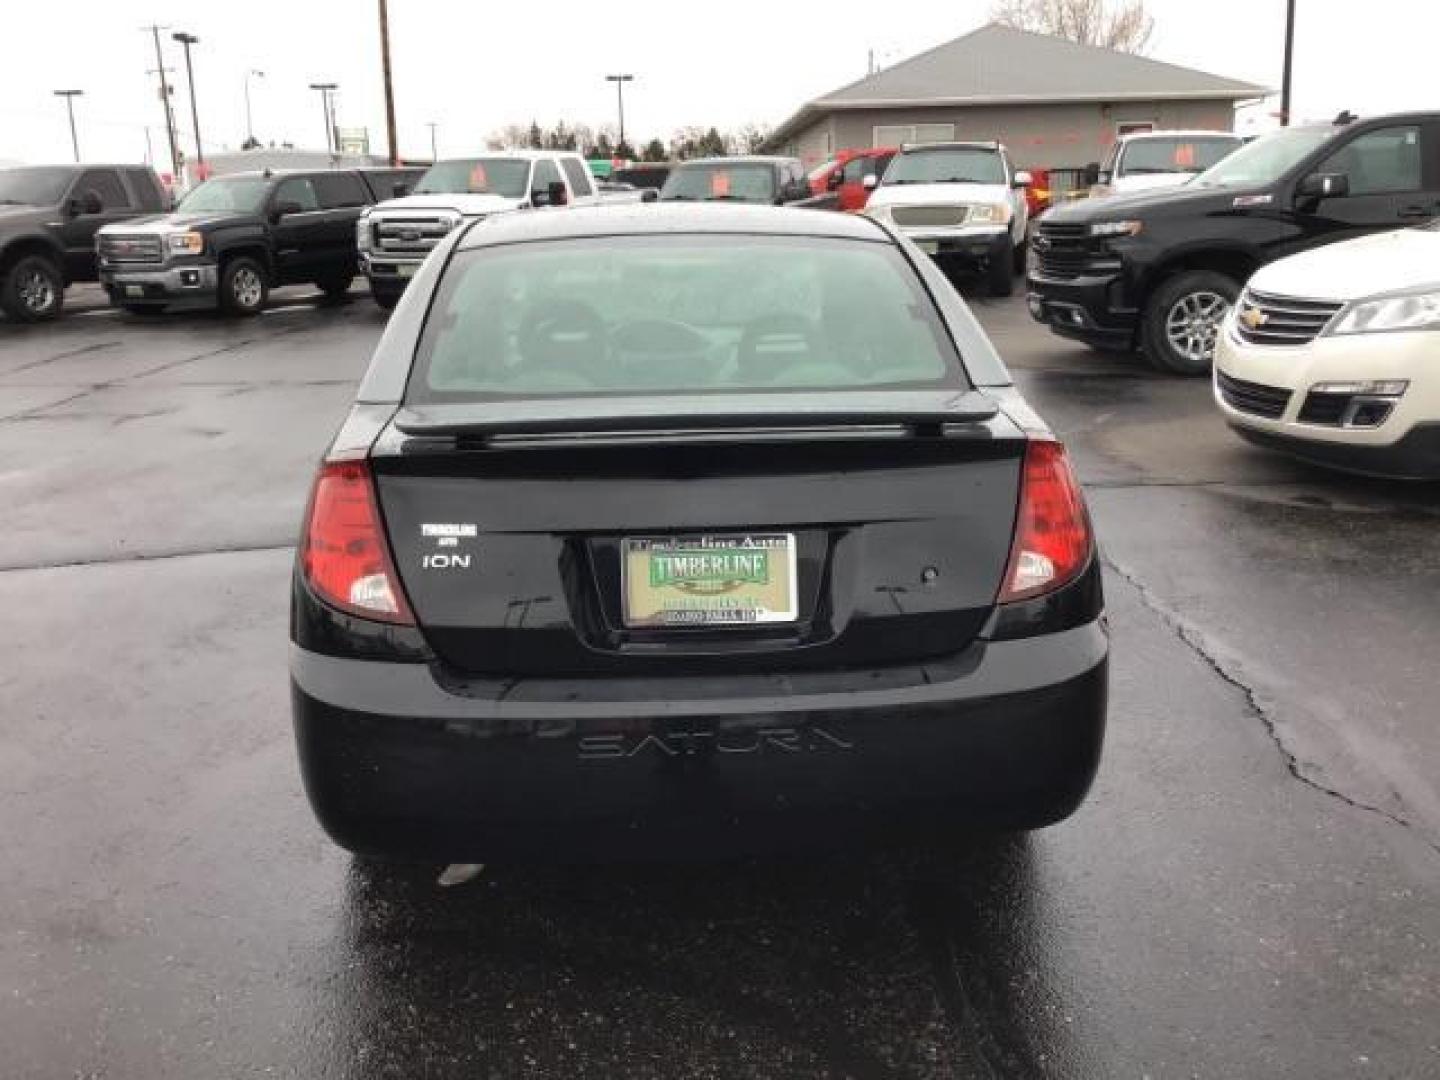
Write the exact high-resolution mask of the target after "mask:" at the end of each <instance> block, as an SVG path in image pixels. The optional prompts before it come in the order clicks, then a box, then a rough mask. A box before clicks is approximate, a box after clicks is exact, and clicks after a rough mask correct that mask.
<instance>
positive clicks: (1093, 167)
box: [1084, 161, 1100, 186]
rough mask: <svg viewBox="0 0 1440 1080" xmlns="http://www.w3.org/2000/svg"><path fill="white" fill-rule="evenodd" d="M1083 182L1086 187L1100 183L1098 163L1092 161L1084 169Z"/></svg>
mask: <svg viewBox="0 0 1440 1080" xmlns="http://www.w3.org/2000/svg"><path fill="white" fill-rule="evenodd" d="M1084 180H1085V184H1086V186H1090V185H1093V184H1098V183H1100V163H1099V162H1098V161H1092V162H1090V164H1089V165H1086V166H1085V169H1084Z"/></svg>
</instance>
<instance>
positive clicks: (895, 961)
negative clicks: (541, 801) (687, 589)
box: [0, 289, 1440, 1080]
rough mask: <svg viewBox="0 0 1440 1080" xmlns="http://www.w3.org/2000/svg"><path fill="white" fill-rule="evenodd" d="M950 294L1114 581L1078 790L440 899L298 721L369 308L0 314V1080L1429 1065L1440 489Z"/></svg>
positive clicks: (1275, 1071)
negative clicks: (973, 317) (1042, 826)
mask: <svg viewBox="0 0 1440 1080" xmlns="http://www.w3.org/2000/svg"><path fill="white" fill-rule="evenodd" d="M975 305H976V307H977V310H978V311H979V314H980V316H981V318H982V320H983V321H984V322H985V324H986V325H987V327H988V328H989V329H990V331H991V333H992V335H993V336H994V338H995V340H996V342H997V344H998V345H999V346H1000V348H1001V350H1002V353H1003V354H1004V355H1005V356H1006V358H1007V359H1008V360H1009V362H1010V363H1011V365H1012V367H1013V368H1014V370H1015V373H1016V376H1017V378H1018V379H1019V380H1021V381H1022V384H1023V388H1024V390H1025V392H1026V393H1027V395H1028V396H1029V397H1030V399H1031V401H1032V402H1034V403H1035V404H1036V405H1037V407H1039V408H1040V409H1041V410H1042V411H1043V412H1044V413H1045V415H1046V416H1047V418H1048V419H1049V420H1050V421H1051V423H1052V424H1053V425H1054V426H1055V427H1056V428H1057V430H1059V431H1060V433H1061V434H1062V435H1063V436H1064V437H1065V438H1066V439H1067V441H1069V443H1070V445H1071V447H1072V450H1073V452H1074V453H1075V455H1076V458H1077V460H1078V463H1079V465H1080V469H1081V474H1082V477H1083V478H1084V479H1085V481H1086V482H1087V485H1088V488H1089V495H1090V499H1091V506H1092V510H1093V512H1094V515H1095V518H1096V521H1097V525H1098V529H1099V533H1100V537H1101V542H1102V545H1103V549H1104V555H1105V559H1106V565H1107V589H1108V598H1109V607H1110V619H1111V626H1112V630H1113V634H1114V659H1113V668H1112V672H1113V674H1112V678H1113V682H1112V707H1111V716H1110V724H1111V726H1110V733H1109V739H1108V745H1107V750H1106V757H1105V760H1104V762H1103V764H1102V767H1101V771H1100V776H1099V779H1098V781H1097V784H1096V788H1095V791H1094V793H1093V795H1092V797H1091V801H1090V802H1089V803H1088V804H1087V805H1086V806H1085V807H1084V808H1083V809H1082V810H1081V811H1080V813H1079V814H1077V815H1076V816H1075V817H1074V818H1073V819H1071V820H1070V821H1068V822H1066V823H1065V824H1063V825H1061V826H1059V827H1057V828H1054V829H1052V830H1048V831H1045V832H1042V833H1038V834H1035V835H1032V836H1030V837H1028V838H993V837H991V838H986V837H973V838H968V839H961V840H957V841H956V842H955V843H954V844H952V845H950V846H947V847H946V848H945V849H943V850H936V849H917V850H913V851H909V850H905V851H889V852H876V853H868V854H850V855H832V856H825V857H817V858H816V859H813V860H809V861H790V862H777V861H759V862H747V863H739V864H734V863H726V864H721V865H719V866H674V867H609V868H596V867H589V868H583V869H566V868H518V867H491V868H488V869H487V871H486V872H485V874H484V875H482V876H481V877H480V878H479V879H478V880H477V881H475V882H473V883H470V884H467V885H464V886H460V887H457V888H451V889H440V888H437V887H436V886H435V885H434V883H433V882H434V870H433V869H426V870H420V871H415V872H401V871H396V872H392V873H380V874H377V873H375V872H373V871H370V870H367V869H365V868H363V867H361V866H357V865H352V863H351V860H350V859H349V857H348V856H346V855H345V854H344V853H342V852H341V851H339V850H338V849H336V848H335V847H334V846H333V845H331V844H330V842H329V841H328V840H326V839H325V837H324V836H323V835H322V834H321V833H320V831H319V829H318V828H317V826H316V825H315V824H314V822H313V820H312V818H311V816H310V813H309V810H308V808H307V806H306V804H305V801H304V797H303V795H302V793H301V790H300V785H299V778H298V775H297V771H296V766H295V761H294V751H293V747H292V743H291V737H290V731H289V706H288V689H287V682H286V666H285V656H286V603H287V578H288V573H289V568H290V560H291V556H292V550H291V545H292V544H293V542H294V537H295V532H296V528H297V524H298V518H299V515H300V512H301V508H302V505H303V501H304V499H305V496H306V492H307V485H308V483H309V480H310V476H311V471H312V468H313V464H314V459H315V456H316V455H317V453H318V452H319V451H320V449H321V447H322V446H323V445H324V444H325V442H326V440H327V438H328V436H329V434H330V433H331V431H332V429H333V426H334V424H335V423H336V422H337V421H338V419H339V417H340V415H341V412H342V410H343V408H344V406H345V404H346V402H347V399H348V397H349V395H350V393H351V390H352V387H353V385H354V382H355V380H356V379H357V378H358V376H359V375H360V373H361V372H362V370H363V368H364V366H365V363H366V361H367V359H368V355H369V351H370V349H371V347H372V346H373V343H374V342H375V340H376V338H377V336H378V335H379V333H380V331H381V330H382V328H383V326H384V316H383V315H382V313H381V312H379V311H378V310H377V309H376V308H375V307H374V306H373V305H372V304H371V303H370V302H369V300H368V298H366V297H364V296H363V294H359V293H357V294H355V295H354V296H353V298H352V300H351V302H349V303H347V304H343V305H338V306H323V305H321V304H319V303H318V302H317V301H316V299H315V298H314V297H312V296H310V295H308V294H306V293H305V292H303V291H299V290H296V291H284V292H282V293H280V294H278V296H277V306H275V307H274V308H273V309H272V310H271V311H269V312H267V313H266V314H265V315H263V316H261V317H259V318H256V319H253V320H250V321H246V322H234V321H227V320H224V319H220V318H218V317H215V316H212V315H201V314H196V315H185V316H176V317H172V318H166V319H163V320H158V321H156V320H146V321H138V320H136V319H133V318H130V317H126V316H121V315H117V314H115V313H112V312H110V311H108V310H107V309H105V308H103V306H101V305H100V304H99V303H98V302H97V297H96V295H95V293H94V292H93V290H89V291H87V290H83V289H82V290H79V291H78V293H77V295H75V296H72V298H71V311H72V313H71V315H70V316H68V317H67V318H66V319H64V320H63V321H62V322H60V323H58V324H55V325H52V326H47V327H38V328H26V327H19V326H15V325H10V324H0V506H3V507H4V509H5V528H4V529H3V531H0V610H3V612H4V613H5V614H4V617H3V619H0V649H3V654H4V657H5V662H4V664H3V666H0V704H3V712H4V723H3V725H0V777H3V785H0V820H3V821H4V823H5V826H4V828H3V829H0V911H3V912H4V918H3V921H0V1047H3V1050H0V1055H3V1065H0V1074H3V1075H4V1076H6V1077H16V1078H29V1077H47V1078H48V1077H105V1078H114V1077H124V1078H129V1077H137V1078H147V1080H153V1078H161V1077H186V1078H193V1077H248V1076H297V1077H306V1078H327V1077H406V1078H410V1077H432V1076H466V1077H476V1076H478V1077H514V1076H537V1077H538V1076H556V1077H590V1076H595V1077H601V1076H603V1077H611V1076H625V1077H706V1076H714V1077H787V1078H788V1077H986V1078H988V1077H1007V1078H1008V1077H1017V1078H1028V1077H1051V1076H1053V1077H1136V1078H1139V1077H1145V1076H1148V1077H1155V1078H1161V1077H1192V1076H1195V1077H1260V1076H1266V1077H1269V1076H1296V1077H1351V1076H1375V1077H1418V1076H1434V1075H1440V903H1437V900H1440V783H1437V780H1436V777H1437V776H1440V724H1437V723H1436V719H1437V716H1440V705H1437V697H1440V677H1437V674H1436V658H1437V657H1440V608H1437V604H1436V598H1437V597H1440V544H1437V543H1436V536H1437V528H1440V486H1436V485H1429V486H1419V485H1417V486H1406V485H1399V484H1390V483H1381V482H1375V481H1363V480H1354V479H1346V478H1337V477H1335V476H1332V475H1329V474H1326V473H1323V472H1319V471H1316V470H1314V469H1311V468H1308V467H1303V466H1299V465H1295V464H1291V463H1289V462H1288V461H1286V460H1283V459H1279V458H1275V457H1271V456H1268V455H1266V454H1264V453H1262V452H1261V451H1259V450H1256V449H1253V448H1251V447H1248V446H1247V445H1245V444H1242V443H1240V442H1239V441H1238V440H1236V439H1234V438H1232V437H1231V436H1230V435H1229V433H1228V432H1227V431H1226V430H1225V429H1224V427H1223V424H1222V423H1221V422H1220V420H1219V419H1218V417H1217V415H1216V413H1215V411H1214V409H1213V407H1212V406H1211V404H1210V401H1209V390H1208V387H1207V386H1206V384H1205V383H1203V382H1196V381H1184V380H1177V379H1172V378H1164V377H1160V376H1156V375H1153V374H1152V373H1150V372H1149V371H1148V370H1146V369H1144V368H1142V367H1141V366H1140V365H1138V364H1135V365H1130V364H1127V363H1124V362H1117V361H1115V360H1113V359H1107V358H1102V357H1100V356H1099V355H1097V354H1094V353H1090V352H1088V351H1086V350H1085V349H1083V348H1080V347H1078V346H1072V345H1068V344H1065V343H1063V342H1060V341H1059V340H1058V339H1055V338H1052V337H1051V336H1049V335H1048V334H1047V333H1046V332H1045V331H1043V330H1042V329H1040V328H1038V327H1036V326H1034V325H1033V324H1032V323H1031V322H1030V320H1029V318H1028V317H1027V316H1026V314H1025V311H1024V306H1023V301H1022V300H1021V299H1020V298H1019V297H1016V298H1014V299H1011V300H1006V301H989V300H983V299H977V300H975Z"/></svg>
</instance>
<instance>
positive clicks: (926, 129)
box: [870, 124, 955, 146]
mask: <svg viewBox="0 0 1440 1080" xmlns="http://www.w3.org/2000/svg"><path fill="white" fill-rule="evenodd" d="M872 134H873V141H872V142H871V143H870V145H871V146H902V145H906V144H910V145H914V144H915V143H937V142H949V141H951V140H952V139H954V138H955V125H954V124H877V125H876V126H875V130H874V132H873V133H872Z"/></svg>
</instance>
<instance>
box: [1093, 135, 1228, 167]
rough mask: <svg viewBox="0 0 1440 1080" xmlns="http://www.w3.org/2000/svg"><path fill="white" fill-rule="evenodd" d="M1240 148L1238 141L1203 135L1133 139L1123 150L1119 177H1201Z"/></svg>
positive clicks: (1121, 151)
mask: <svg viewBox="0 0 1440 1080" xmlns="http://www.w3.org/2000/svg"><path fill="white" fill-rule="evenodd" d="M1239 145H1240V140H1239V139H1222V138H1207V137H1205V136H1203V135H1173V136H1172V135H1167V136H1163V137H1157V138H1152V139H1133V140H1130V141H1128V142H1126V143H1125V144H1124V146H1123V147H1122V148H1121V150H1120V165H1119V168H1118V169H1117V170H1116V175H1117V176H1147V175H1157V174H1160V173H1198V172H1204V171H1205V170H1206V169H1208V168H1210V166H1212V165H1215V164H1217V163H1219V162H1220V161H1221V160H1222V159H1224V158H1225V157H1227V156H1228V155H1229V154H1231V153H1232V152H1233V151H1234V150H1235V149H1236V147H1238V146H1239Z"/></svg>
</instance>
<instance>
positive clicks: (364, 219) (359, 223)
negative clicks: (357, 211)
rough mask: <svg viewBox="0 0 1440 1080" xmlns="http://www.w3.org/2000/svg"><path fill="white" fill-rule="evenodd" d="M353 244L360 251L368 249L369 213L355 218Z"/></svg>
mask: <svg viewBox="0 0 1440 1080" xmlns="http://www.w3.org/2000/svg"><path fill="white" fill-rule="evenodd" d="M355 246H356V247H357V248H359V249H360V250H361V251H369V250H370V215H369V214H361V215H360V216H359V217H358V218H356V219H355Z"/></svg>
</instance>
